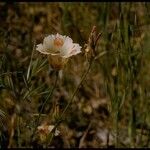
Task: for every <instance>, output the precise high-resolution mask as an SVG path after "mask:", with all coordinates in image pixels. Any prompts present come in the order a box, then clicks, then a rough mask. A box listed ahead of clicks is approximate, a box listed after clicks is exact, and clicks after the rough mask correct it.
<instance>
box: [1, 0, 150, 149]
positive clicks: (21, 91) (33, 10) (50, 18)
mask: <svg viewBox="0 0 150 150" xmlns="http://www.w3.org/2000/svg"><path fill="white" fill-rule="evenodd" d="M0 22H1V25H0V110H1V111H0V123H1V132H0V146H1V147H43V145H44V144H45V143H44V142H43V141H42V140H41V139H40V138H39V137H38V134H36V138H35V139H34V141H31V138H30V136H31V133H32V132H33V126H34V124H35V120H36V118H37V114H39V110H40V108H41V106H42V103H43V102H44V100H45V99H46V97H47V95H48V93H49V90H50V89H51V88H52V87H53V84H54V80H55V78H54V76H53V75H50V74H49V65H48V62H47V58H46V56H44V55H41V54H39V52H37V51H34V45H35V44H39V43H41V42H42V40H43V38H44V37H45V36H46V35H48V34H55V33H60V34H62V35H67V36H70V37H71V38H72V39H73V41H74V42H75V43H79V44H80V45H81V46H82V54H80V55H77V56H75V57H72V59H70V61H69V63H68V65H67V66H66V67H65V69H64V70H63V72H62V75H61V77H60V79H59V82H58V84H57V87H56V89H55V91H54V94H53V97H52V98H51V99H49V101H48V104H47V105H46V107H45V108H44V110H43V112H42V116H41V118H40V123H42V122H48V123H49V124H54V123H55V115H56V114H57V115H59V114H61V112H62V111H63V109H64V107H65V106H66V104H67V102H68V100H69V97H70V95H71V94H72V93H73V91H74V89H75V87H76V86H77V85H78V83H79V82H80V79H81V76H82V74H83V72H84V71H85V70H86V68H87V63H86V57H85V55H84V45H85V44H86V43H87V41H88V37H89V34H90V31H91V29H92V27H93V26H94V25H96V26H97V30H98V31H99V32H102V36H101V39H100V41H99V43H98V46H97V53H100V52H103V51H106V52H107V53H106V55H104V56H103V57H100V58H98V59H97V60H95V63H94V64H93V66H92V69H91V71H90V72H89V74H88V75H87V78H86V81H85V82H83V84H82V86H81V87H80V90H79V92H78V94H77V95H76V97H75V100H74V102H73V103H72V105H71V106H70V107H69V109H68V111H67V114H66V115H65V118H64V121H63V122H62V123H61V124H60V125H59V127H58V130H59V131H60V134H59V136H56V137H54V138H53V140H52V141H51V143H50V144H49V147H56V148H59V147H64V148H72V147H80V148H81V147H93V148H98V147H150V115H149V112H150V92H149V91H150V84H149V83H150V65H149V63H150V4H149V3H144V2H143V3H142V2H134V3H133V2H130V3H129V2H128V3H127V2H121V3H119V2H103V3H96V2H92V3H87V2H84V3H83V2H66V3H65V2H64V3H62V2H53V3H52V2H46V3H42V2H38V3H31V2H30V3H26V2H22V3H4V2H3V3H2V2H1V3H0Z"/></svg>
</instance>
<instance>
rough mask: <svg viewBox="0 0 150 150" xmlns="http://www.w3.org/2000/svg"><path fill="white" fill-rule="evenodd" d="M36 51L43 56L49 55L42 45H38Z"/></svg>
mask: <svg viewBox="0 0 150 150" xmlns="http://www.w3.org/2000/svg"><path fill="white" fill-rule="evenodd" d="M36 50H37V51H39V52H41V53H43V54H50V53H48V52H47V51H46V48H45V46H44V45H43V44H38V45H37V47H36Z"/></svg>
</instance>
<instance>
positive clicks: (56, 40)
mask: <svg viewBox="0 0 150 150" xmlns="http://www.w3.org/2000/svg"><path fill="white" fill-rule="evenodd" d="M36 50H37V51H39V52H41V53H43V54H47V55H49V54H50V55H59V56H60V57H62V58H69V57H71V56H72V55H76V54H78V53H81V46H80V45H79V44H77V43H73V41H72V39H71V38H70V37H68V36H62V35H60V34H58V33H57V34H56V35H49V36H47V37H45V38H44V40H43V43H41V44H38V45H37V48H36Z"/></svg>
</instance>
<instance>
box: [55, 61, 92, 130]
mask: <svg viewBox="0 0 150 150" xmlns="http://www.w3.org/2000/svg"><path fill="white" fill-rule="evenodd" d="M93 61H94V59H91V60H90V62H89V66H88V68H87V70H86V72H85V73H84V74H83V75H82V78H81V81H80V83H79V85H78V86H77V87H76V89H75V91H74V93H73V95H72V97H71V98H70V101H69V102H68V104H67V105H66V107H65V109H64V110H63V112H62V114H61V116H60V117H59V118H58V121H57V123H56V125H55V127H54V128H53V130H52V132H53V131H54V130H55V129H56V128H57V126H58V125H59V124H60V122H61V121H62V118H63V116H64V114H65V113H66V111H67V109H68V108H69V106H70V104H71V103H72V102H73V100H74V97H75V95H76V94H77V92H78V90H79V88H80V86H81V84H82V83H83V81H84V80H85V78H86V76H87V74H88V72H89V71H90V69H91V66H92V63H93Z"/></svg>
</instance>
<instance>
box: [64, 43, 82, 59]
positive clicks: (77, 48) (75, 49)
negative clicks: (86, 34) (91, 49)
mask: <svg viewBox="0 0 150 150" xmlns="http://www.w3.org/2000/svg"><path fill="white" fill-rule="evenodd" d="M79 53H81V46H80V45H79V44H76V43H74V44H73V45H72V48H71V49H69V50H68V51H67V53H66V54H64V55H63V56H62V57H64V58H68V57H71V56H72V55H77V54H79Z"/></svg>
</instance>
